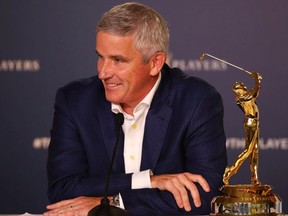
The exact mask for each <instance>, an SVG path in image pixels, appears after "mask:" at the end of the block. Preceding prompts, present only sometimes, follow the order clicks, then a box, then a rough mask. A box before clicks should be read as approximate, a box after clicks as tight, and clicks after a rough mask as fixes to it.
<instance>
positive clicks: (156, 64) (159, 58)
mask: <svg viewBox="0 0 288 216" xmlns="http://www.w3.org/2000/svg"><path fill="white" fill-rule="evenodd" d="M165 60H166V55H165V53H164V52H157V53H156V54H155V55H154V56H153V57H152V59H151V71H150V75H151V76H156V75H158V74H159V73H160V71H161V69H162V67H163V65H164V63H165Z"/></svg>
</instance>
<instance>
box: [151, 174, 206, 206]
mask: <svg viewBox="0 0 288 216" xmlns="http://www.w3.org/2000/svg"><path fill="white" fill-rule="evenodd" d="M194 182H195V183H196V182H197V183H199V184H200V185H201V187H202V188H203V189H204V191H206V192H209V191H210V187H209V185H208V183H207V181H206V180H205V179H204V178H203V177H202V176H201V175H196V174H192V173H188V172H185V173H180V174H164V175H153V176H151V186H152V188H158V189H160V190H167V191H169V192H171V193H172V194H173V196H174V198H175V200H176V203H177V205H178V207H179V208H184V209H185V210H186V211H191V205H190V202H189V197H188V193H187V190H189V191H190V193H191V196H192V198H193V201H194V205H195V206H196V207H200V206H201V199H200V194H199V191H198V189H197V187H196V185H195V183H194Z"/></svg>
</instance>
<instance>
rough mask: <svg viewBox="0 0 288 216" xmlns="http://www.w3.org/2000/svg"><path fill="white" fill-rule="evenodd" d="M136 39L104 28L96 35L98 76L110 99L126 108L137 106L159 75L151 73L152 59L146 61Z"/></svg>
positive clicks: (107, 97)
mask: <svg viewBox="0 0 288 216" xmlns="http://www.w3.org/2000/svg"><path fill="white" fill-rule="evenodd" d="M132 39H133V38H132V36H117V35H113V34H110V33H106V32H101V31H100V32H98V33H97V36H96V53H97V54H98V56H99V59H98V63H97V68H98V77H99V78H100V79H101V80H102V82H103V85H104V88H105V95H106V99H107V100H108V101H110V102H113V103H116V104H121V106H122V108H123V109H124V111H126V110H125V109H133V108H134V107H135V106H136V105H137V104H138V103H139V102H140V101H141V100H142V99H143V98H144V97H145V96H146V95H147V94H148V92H149V91H150V90H151V88H152V87H153V85H154V83H155V80H156V79H157V77H156V75H152V74H151V70H152V65H153V63H152V61H151V60H150V61H149V62H148V63H147V64H143V63H142V55H141V54H140V53H139V52H138V51H137V50H136V49H135V48H134V46H133V40H132ZM157 75H158V74H157ZM155 78H156V79H155Z"/></svg>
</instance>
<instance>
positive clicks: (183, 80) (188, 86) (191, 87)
mask: <svg viewBox="0 0 288 216" xmlns="http://www.w3.org/2000/svg"><path fill="white" fill-rule="evenodd" d="M163 73H164V77H165V79H166V80H167V83H170V86H171V88H176V89H178V90H183V91H185V90H187V91H195V90H197V91H204V92H205V91H211V90H212V91H215V88H214V86H212V85H211V84H210V83H208V82H207V81H205V80H204V79H202V78H199V77H196V76H193V75H189V74H187V73H184V72H183V71H182V70H180V69H179V68H171V67H169V66H167V65H166V66H165V67H164V68H163Z"/></svg>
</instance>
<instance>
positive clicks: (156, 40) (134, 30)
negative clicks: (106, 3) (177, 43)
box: [96, 2, 169, 63]
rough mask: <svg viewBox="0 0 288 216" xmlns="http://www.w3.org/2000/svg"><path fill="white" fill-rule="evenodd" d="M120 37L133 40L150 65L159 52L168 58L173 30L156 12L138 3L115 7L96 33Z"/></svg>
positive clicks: (101, 20)
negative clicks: (170, 34)
mask: <svg viewBox="0 0 288 216" xmlns="http://www.w3.org/2000/svg"><path fill="white" fill-rule="evenodd" d="M100 31H103V32H107V33H111V34H114V35H119V36H133V42H134V46H135V49H136V50H137V51H139V52H140V53H141V54H142V61H143V63H147V62H148V61H149V60H150V59H151V57H152V56H153V55H154V54H155V53H157V52H164V53H165V55H166V56H167V53H168V44H169V29H168V27H167V23H166V21H165V20H164V18H163V17H162V16H161V15H160V14H159V13H158V12H156V11H155V10H154V9H152V8H150V7H148V6H146V5H143V4H140V3H136V2H128V3H124V4H121V5H118V6H115V7H113V8H112V9H111V10H109V11H107V12H106V13H104V15H103V16H102V18H101V19H100V21H99V22H98V24H97V28H96V32H97V33H98V32H100Z"/></svg>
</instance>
